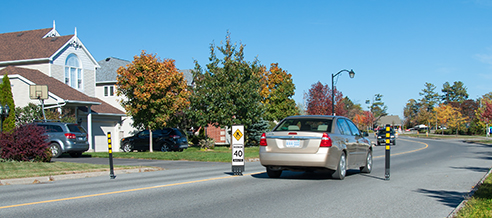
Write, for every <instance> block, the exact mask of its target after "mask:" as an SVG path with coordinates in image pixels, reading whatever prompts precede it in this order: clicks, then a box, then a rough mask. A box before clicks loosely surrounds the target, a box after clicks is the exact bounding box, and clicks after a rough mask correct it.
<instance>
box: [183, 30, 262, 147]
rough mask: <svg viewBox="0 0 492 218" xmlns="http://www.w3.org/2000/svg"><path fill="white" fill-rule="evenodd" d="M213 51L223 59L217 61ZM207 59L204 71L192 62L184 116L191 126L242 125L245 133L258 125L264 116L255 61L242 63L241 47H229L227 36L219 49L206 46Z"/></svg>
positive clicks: (259, 70) (228, 36)
mask: <svg viewBox="0 0 492 218" xmlns="http://www.w3.org/2000/svg"><path fill="white" fill-rule="evenodd" d="M216 49H217V50H218V51H219V53H220V54H221V55H222V56H223V57H222V58H221V59H220V58H219V57H217V54H216ZM209 60H210V63H208V64H207V65H206V69H203V68H202V67H201V66H200V65H199V64H198V62H197V61H195V69H194V70H193V76H194V81H195V83H196V85H195V88H194V89H193V94H192V95H191V98H190V101H191V107H190V109H189V110H188V112H187V114H188V116H189V117H190V118H191V120H193V121H194V122H195V126H207V125H213V126H215V127H226V126H232V125H233V124H243V125H245V129H246V131H247V129H248V127H250V126H251V125H252V124H255V123H258V122H260V120H261V119H262V117H263V114H264V111H263V107H262V105H261V100H262V97H261V95H260V88H261V83H260V79H261V66H260V65H259V64H258V60H256V59H255V60H254V61H253V62H252V63H250V62H247V61H245V60H244V45H242V44H240V45H239V46H238V45H237V44H235V43H234V44H232V43H231V39H230V34H229V33H228V34H227V36H226V42H225V44H222V46H217V47H216V46H215V44H213V43H212V44H211V45H210V57H209ZM246 140H248V139H247V138H246Z"/></svg>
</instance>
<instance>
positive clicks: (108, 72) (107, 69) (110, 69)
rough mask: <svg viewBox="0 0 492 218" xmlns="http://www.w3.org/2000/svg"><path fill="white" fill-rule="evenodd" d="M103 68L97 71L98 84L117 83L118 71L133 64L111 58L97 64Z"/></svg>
mask: <svg viewBox="0 0 492 218" xmlns="http://www.w3.org/2000/svg"><path fill="white" fill-rule="evenodd" d="M97 63H98V64H99V66H101V68H99V69H97V72H96V83H98V82H114V83H116V77H117V76H118V74H117V73H116V71H117V70H118V68H120V67H126V65H128V64H131V63H132V62H130V61H127V60H123V59H119V58H115V57H109V58H106V59H104V60H101V61H99V62H97Z"/></svg>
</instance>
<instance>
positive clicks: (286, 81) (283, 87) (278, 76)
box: [260, 63, 299, 121]
mask: <svg viewBox="0 0 492 218" xmlns="http://www.w3.org/2000/svg"><path fill="white" fill-rule="evenodd" d="M261 74H262V79H261V91H260V94H261V97H262V101H261V102H262V104H263V106H264V107H265V116H264V117H265V119H266V120H268V121H280V120H281V119H283V118H285V117H288V116H292V115H296V114H299V109H298V108H297V106H296V102H295V101H294V99H292V96H294V94H295V92H294V90H295V85H294V83H293V81H292V75H291V74H290V73H287V72H286V71H284V70H282V68H280V67H279V66H278V63H273V64H271V65H270V69H269V70H268V71H266V70H265V67H262V73H261Z"/></svg>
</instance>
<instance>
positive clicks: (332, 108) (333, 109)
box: [331, 70, 355, 116]
mask: <svg viewBox="0 0 492 218" xmlns="http://www.w3.org/2000/svg"><path fill="white" fill-rule="evenodd" d="M344 71H345V72H348V73H349V76H350V78H351V79H352V78H354V76H355V73H354V71H353V70H350V71H348V70H340V71H339V72H338V73H337V74H335V75H333V74H331V115H333V116H335V83H334V81H333V80H334V79H335V77H336V76H338V75H339V74H340V73H342V72H344Z"/></svg>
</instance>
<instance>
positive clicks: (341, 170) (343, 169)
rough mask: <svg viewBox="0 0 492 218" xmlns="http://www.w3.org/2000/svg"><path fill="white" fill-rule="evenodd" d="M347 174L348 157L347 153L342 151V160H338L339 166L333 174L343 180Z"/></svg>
mask: <svg viewBox="0 0 492 218" xmlns="http://www.w3.org/2000/svg"><path fill="white" fill-rule="evenodd" d="M346 174H347V158H346V157H345V153H342V155H341V156H340V161H338V168H337V170H335V172H334V173H333V174H332V175H331V176H332V177H333V178H334V179H339V180H343V179H345V175H346Z"/></svg>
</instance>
